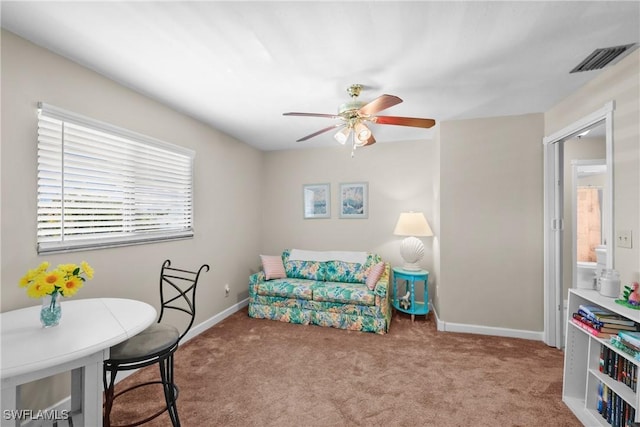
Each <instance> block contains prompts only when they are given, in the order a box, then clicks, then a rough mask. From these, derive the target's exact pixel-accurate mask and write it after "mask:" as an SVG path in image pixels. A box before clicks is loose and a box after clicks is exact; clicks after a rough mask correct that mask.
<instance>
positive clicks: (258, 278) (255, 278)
mask: <svg viewBox="0 0 640 427" xmlns="http://www.w3.org/2000/svg"><path fill="white" fill-rule="evenodd" d="M266 279H267V276H265V274H264V271H258V272H257V273H254V274H252V275H251V276H249V284H250V285H255V284H257V283H260V282H264V281H265V280H266Z"/></svg>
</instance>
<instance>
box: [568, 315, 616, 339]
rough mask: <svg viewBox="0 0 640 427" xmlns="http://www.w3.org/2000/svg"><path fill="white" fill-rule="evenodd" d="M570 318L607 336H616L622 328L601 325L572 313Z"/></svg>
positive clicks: (612, 325)
mask: <svg viewBox="0 0 640 427" xmlns="http://www.w3.org/2000/svg"><path fill="white" fill-rule="evenodd" d="M572 316H573V318H574V319H578V320H579V321H581V322H582V323H584V324H586V325H589V326H591V327H592V328H593V329H597V330H598V331H600V332H604V333H607V334H617V333H618V331H620V330H622V328H621V327H620V326H622V325H614V324H602V323H600V322H597V321H595V320H593V319H589V318H588V317H585V316H583V315H582V314H580V313H573V314H572Z"/></svg>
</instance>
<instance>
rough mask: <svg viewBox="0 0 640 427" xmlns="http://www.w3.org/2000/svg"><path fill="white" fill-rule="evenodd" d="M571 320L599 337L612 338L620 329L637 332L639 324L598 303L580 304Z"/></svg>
mask: <svg viewBox="0 0 640 427" xmlns="http://www.w3.org/2000/svg"><path fill="white" fill-rule="evenodd" d="M571 322H573V323H574V324H575V325H577V326H579V327H580V328H582V329H584V330H585V331H587V332H588V333H589V334H591V335H593V336H594V337H598V338H610V337H611V336H614V335H618V333H619V332H620V331H626V332H637V331H638V330H639V329H638V325H637V324H636V323H635V322H634V321H633V320H629V319H627V318H626V317H623V316H620V315H619V314H615V313H613V312H611V311H608V310H606V309H604V308H602V307H599V306H596V305H580V306H579V307H578V311H577V312H576V313H573V314H572V318H571Z"/></svg>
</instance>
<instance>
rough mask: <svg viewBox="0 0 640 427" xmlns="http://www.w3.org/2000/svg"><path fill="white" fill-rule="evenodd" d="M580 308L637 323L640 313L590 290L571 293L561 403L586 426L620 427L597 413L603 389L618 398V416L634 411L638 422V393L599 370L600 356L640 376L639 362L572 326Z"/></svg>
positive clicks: (577, 290)
mask: <svg viewBox="0 0 640 427" xmlns="http://www.w3.org/2000/svg"><path fill="white" fill-rule="evenodd" d="M581 304H586V305H598V306H600V307H602V308H605V309H607V310H609V311H612V312H614V313H617V314H620V315H622V316H624V317H626V318H628V319H630V320H633V321H634V322H636V323H640V310H632V309H630V308H627V307H624V306H622V305H619V304H617V303H616V302H615V301H614V298H608V297H604V296H602V295H600V293H598V291H595V290H589V289H570V290H569V302H568V307H567V319H566V322H565V323H566V336H565V354H564V375H563V384H562V400H563V402H564V403H565V404H566V405H567V406H568V407H569V408H570V409H571V411H572V412H573V413H574V414H575V415H576V417H577V418H578V419H579V420H580V421H581V422H582V423H583V424H584V425H585V426H603V427H609V426H614V427H616V426H618V425H620V426H623V423H622V422H621V421H620V419H619V418H616V419H610V420H609V421H608V420H607V419H606V418H604V417H603V416H602V415H601V414H600V413H599V412H598V397H599V394H600V393H599V390H601V389H602V387H603V386H604V387H605V388H606V389H608V390H609V393H613V396H614V399H615V396H617V397H618V398H617V403H616V408H618V407H619V408H620V410H619V412H624V411H626V410H627V407H628V408H629V411H631V410H633V411H635V417H634V418H635V419H634V421H636V422H638V421H640V410H639V408H640V393H638V391H637V390H638V389H640V387H636V390H635V391H634V390H633V389H632V388H631V387H630V386H629V385H627V384H625V383H624V382H621V381H618V379H616V378H612V377H611V376H609V375H608V374H607V373H603V372H601V370H600V364H601V358H602V353H603V352H604V353H605V354H608V355H610V356H611V357H615V358H616V360H619V361H620V364H621V365H622V364H624V366H627V367H628V368H629V370H631V368H633V369H634V370H635V372H636V374H637V375H640V372H639V371H640V369H637V368H638V366H640V361H637V360H635V359H634V358H633V357H632V356H629V355H628V354H626V353H624V352H623V351H621V350H619V349H617V348H616V347H614V346H613V345H612V344H610V343H609V339H608V338H606V339H601V338H597V337H595V336H593V335H590V334H589V333H588V332H587V331H585V330H583V329H582V328H580V327H579V326H577V325H575V324H573V323H572V322H571V317H572V313H574V312H577V311H578V307H579V306H580V305H581Z"/></svg>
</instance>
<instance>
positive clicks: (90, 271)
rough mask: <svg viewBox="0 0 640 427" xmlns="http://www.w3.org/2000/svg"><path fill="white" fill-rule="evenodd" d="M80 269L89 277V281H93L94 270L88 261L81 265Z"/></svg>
mask: <svg viewBox="0 0 640 427" xmlns="http://www.w3.org/2000/svg"><path fill="white" fill-rule="evenodd" d="M80 268H81V269H82V271H84V274H86V275H87V279H89V280H91V279H93V268H92V267H91V266H90V265H89V264H88V263H87V262H86V261H82V262H81V263H80Z"/></svg>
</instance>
